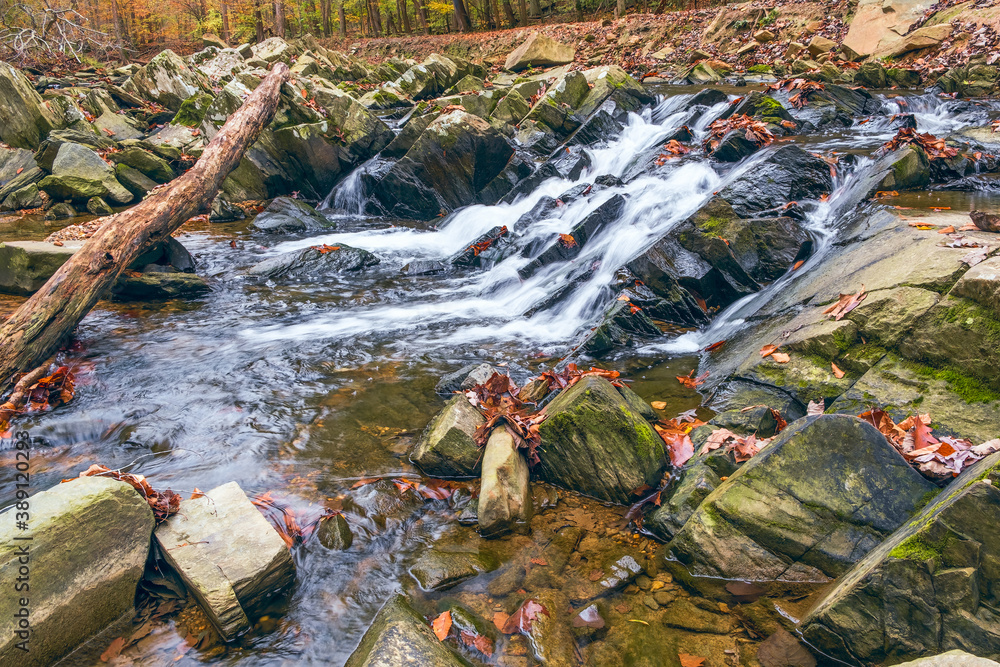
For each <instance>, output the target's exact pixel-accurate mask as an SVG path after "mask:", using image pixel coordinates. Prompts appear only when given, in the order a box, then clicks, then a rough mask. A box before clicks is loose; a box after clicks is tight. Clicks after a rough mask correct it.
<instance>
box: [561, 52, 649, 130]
mask: <svg viewBox="0 0 1000 667" xmlns="http://www.w3.org/2000/svg"><path fill="white" fill-rule="evenodd" d="M584 76H585V77H586V78H587V82H588V83H589V84H590V86H591V88H590V92H588V93H587V97H586V98H584V100H583V102H581V103H580V105H579V107H578V108H577V109H576V114H577V115H578V116H581V117H584V118H586V117H588V116H590V114H592V113H594V112H595V111H596V110H597V109H598V108H599V107H600V106H601V105H602V104H604V103H605V102H606V101H608V100H609V99H610V100H613V101H614V102H615V104H616V105H617V106H618V108H619V109H620V110H622V111H637V110H638V109H641V108H642V107H643V106H644V105H646V104H650V103H651V102H652V101H653V100H654V97H653V96H652V95H650V94H649V93H648V92H647V91H646V89H645V88H643V87H642V84H640V83H639V82H637V81H636V80H635V79H633V78H632V77H631V76H630V75H629V73H628V72H626V71H625V70H623V69H622V68H621V67H618V66H617V65H605V66H603V67H597V68H594V69H591V70H587V71H585V72H584Z"/></svg>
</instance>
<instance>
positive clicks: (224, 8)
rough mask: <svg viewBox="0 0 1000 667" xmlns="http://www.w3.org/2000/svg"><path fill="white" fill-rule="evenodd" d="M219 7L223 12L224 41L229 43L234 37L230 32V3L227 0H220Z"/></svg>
mask: <svg viewBox="0 0 1000 667" xmlns="http://www.w3.org/2000/svg"><path fill="white" fill-rule="evenodd" d="M219 7H220V9H221V11H220V13H221V14H222V41H223V42H225V43H226V44H229V40H230V38H231V37H232V35H231V34H230V32H229V3H227V2H226V0H220V3H219Z"/></svg>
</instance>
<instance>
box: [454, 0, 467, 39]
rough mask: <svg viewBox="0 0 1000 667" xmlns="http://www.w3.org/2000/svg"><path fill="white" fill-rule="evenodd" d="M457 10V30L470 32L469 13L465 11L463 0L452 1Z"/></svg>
mask: <svg viewBox="0 0 1000 667" xmlns="http://www.w3.org/2000/svg"><path fill="white" fill-rule="evenodd" d="M451 4H452V6H453V7H454V8H455V28H456V29H457V30H458V31H459V32H469V13H468V12H467V11H466V10H465V3H463V2H462V0H451Z"/></svg>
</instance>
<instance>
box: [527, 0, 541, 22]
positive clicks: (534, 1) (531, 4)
mask: <svg viewBox="0 0 1000 667" xmlns="http://www.w3.org/2000/svg"><path fill="white" fill-rule="evenodd" d="M541 15H542V7H541V5H539V4H538V0H528V16H530V17H531V18H537V17H540V16H541Z"/></svg>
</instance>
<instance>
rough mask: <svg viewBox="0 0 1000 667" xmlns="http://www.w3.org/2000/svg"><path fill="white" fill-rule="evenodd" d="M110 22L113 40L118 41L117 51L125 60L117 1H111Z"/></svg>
mask: <svg viewBox="0 0 1000 667" xmlns="http://www.w3.org/2000/svg"><path fill="white" fill-rule="evenodd" d="M111 22H112V23H113V24H114V26H115V39H116V40H117V41H118V51H119V52H120V53H121V57H122V60H125V36H124V35H123V34H122V33H123V31H122V19H121V15H120V14H119V13H118V0H111Z"/></svg>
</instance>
